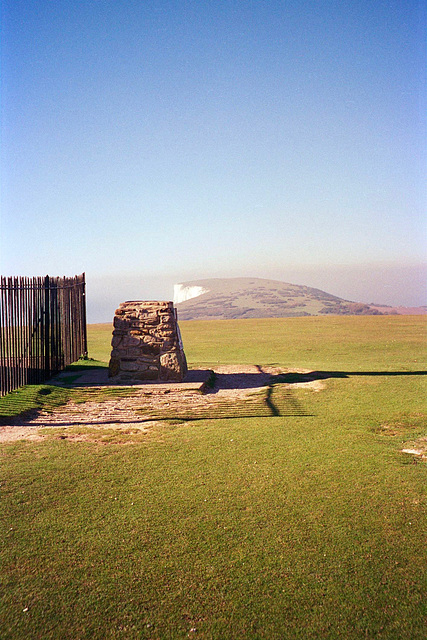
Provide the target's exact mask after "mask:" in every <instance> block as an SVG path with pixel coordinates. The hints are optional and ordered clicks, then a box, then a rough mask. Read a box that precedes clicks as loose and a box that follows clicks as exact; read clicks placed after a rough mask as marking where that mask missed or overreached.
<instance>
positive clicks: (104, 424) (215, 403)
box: [0, 365, 324, 442]
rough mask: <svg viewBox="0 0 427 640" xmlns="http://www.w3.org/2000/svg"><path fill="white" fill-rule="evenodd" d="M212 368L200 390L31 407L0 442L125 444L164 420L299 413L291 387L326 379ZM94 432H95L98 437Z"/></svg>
mask: <svg viewBox="0 0 427 640" xmlns="http://www.w3.org/2000/svg"><path fill="white" fill-rule="evenodd" d="M214 372H215V377H214V384H213V386H211V387H207V388H205V390H204V393H201V392H200V390H199V389H197V388H190V387H188V388H185V387H183V386H180V385H175V386H174V385H170V386H168V385H161V386H158V387H153V385H147V386H144V385H141V386H138V387H132V388H131V389H130V391H129V396H121V397H112V398H111V399H107V400H104V401H102V402H97V401H88V402H84V403H76V402H73V401H70V402H68V403H67V404H66V405H64V406H63V407H60V408H58V409H55V410H54V411H43V410H42V411H34V412H32V413H31V414H29V415H27V416H20V417H18V418H14V419H11V421H10V424H7V425H5V426H0V442H14V441H18V440H23V439H25V440H30V441H35V440H43V439H46V438H51V437H58V438H60V439H67V440H71V441H76V442H84V441H101V440H105V441H109V440H108V434H111V433H113V432H114V433H115V434H116V435H117V438H111V439H110V441H118V440H119V439H120V435H122V436H123V442H130V441H131V438H129V436H131V435H132V433H134V434H144V433H147V432H148V431H150V430H151V429H152V428H153V426H155V425H158V424H160V423H161V424H164V422H165V421H168V420H169V421H171V420H179V421H183V422H185V421H189V420H198V419H209V418H224V417H227V418H229V417H257V416H258V417H268V416H272V415H274V416H278V415H303V413H302V411H301V409H300V407H299V405H298V402H297V400H296V399H295V398H293V397H292V396H291V391H290V389H291V388H295V387H298V388H309V389H312V390H314V391H319V390H320V389H322V388H323V386H324V381H322V380H318V379H316V380H307V381H304V382H295V383H289V384H288V383H286V382H284V381H282V380H281V378H280V376H281V375H282V376H283V375H284V374H285V375H286V374H288V373H296V374H302V375H306V374H309V373H310V372H309V371H307V370H298V371H295V370H293V371H292V372H290V371H287V370H284V369H283V368H278V367H272V366H270V367H260V366H257V365H242V366H236V365H221V366H218V367H215V369H214ZM88 429H89V430H90V432H89V433H88V432H87V430H88ZM55 430H56V431H55ZM95 430H99V436H97V434H96V431H95ZM101 430H103V433H101ZM106 431H108V434H106Z"/></svg>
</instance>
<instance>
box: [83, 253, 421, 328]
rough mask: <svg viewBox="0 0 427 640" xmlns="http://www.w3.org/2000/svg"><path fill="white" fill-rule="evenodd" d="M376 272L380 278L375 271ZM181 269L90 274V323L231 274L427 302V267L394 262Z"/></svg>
mask: <svg viewBox="0 0 427 640" xmlns="http://www.w3.org/2000/svg"><path fill="white" fill-rule="evenodd" d="M373 271H375V280H374V281H373V279H372V273H373ZM191 275H193V276H194V274H188V273H187V274H186V273H182V276H183V277H179V274H178V273H177V274H176V276H177V277H176V278H174V277H173V275H171V276H167V275H165V276H152V277H148V278H146V279H144V278H143V277H142V276H141V277H138V276H137V275H132V274H110V275H105V276H101V277H100V276H98V277H96V276H95V277H91V276H90V275H88V276H87V307H88V322H92V323H96V322H110V321H112V319H113V316H114V311H115V309H116V308H117V307H118V306H119V304H120V302H124V301H125V300H172V299H173V285H174V284H180V283H185V282H191V281H194V280H196V281H197V280H205V279H209V278H210V277H212V278H227V277H236V278H243V277H250V278H265V279H270V280H278V281H282V282H288V283H291V284H297V285H304V286H308V287H314V288H316V289H321V290H322V291H326V292H327V293H331V294H333V295H336V296H338V297H340V298H343V299H345V300H350V301H352V302H365V303H375V304H384V305H389V306H404V307H421V306H426V305H427V284H426V283H427V266H426V265H412V266H408V267H407V268H406V269H402V268H399V267H396V266H392V265H388V266H387V265H381V266H379V265H375V266H374V265H365V266H357V267H351V266H348V265H342V266H341V267H336V266H335V267H333V268H331V267H323V268H318V267H300V268H295V267H294V268H289V269H287V270H284V271H283V273H282V274H281V273H279V272H271V273H266V272H264V273H255V272H252V273H251V272H248V273H234V274H229V275H225V274H224V272H219V271H217V272H216V273H214V274H206V273H203V275H200V277H191Z"/></svg>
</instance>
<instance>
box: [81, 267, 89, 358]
mask: <svg viewBox="0 0 427 640" xmlns="http://www.w3.org/2000/svg"><path fill="white" fill-rule="evenodd" d="M81 313H82V325H83V354H82V355H83V357H84V358H86V357H87V353H88V352H87V326H86V274H85V273H84V272H83V283H82V311H81Z"/></svg>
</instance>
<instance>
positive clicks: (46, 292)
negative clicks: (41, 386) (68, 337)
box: [44, 276, 50, 379]
mask: <svg viewBox="0 0 427 640" xmlns="http://www.w3.org/2000/svg"><path fill="white" fill-rule="evenodd" d="M49 285H50V282H49V276H46V277H45V279H44V323H45V324H44V371H45V376H46V379H48V378H49V377H50V357H49V356H50V340H49V328H50V308H49V307H50V290H49Z"/></svg>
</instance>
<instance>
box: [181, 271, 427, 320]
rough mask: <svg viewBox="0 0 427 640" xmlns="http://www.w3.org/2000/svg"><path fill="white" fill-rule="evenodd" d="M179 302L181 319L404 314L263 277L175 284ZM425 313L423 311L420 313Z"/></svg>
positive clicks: (390, 308) (212, 279) (216, 279)
mask: <svg viewBox="0 0 427 640" xmlns="http://www.w3.org/2000/svg"><path fill="white" fill-rule="evenodd" d="M175 303H176V306H177V309H178V312H179V318H180V320H196V319H199V320H202V319H203V320H205V319H212V320H213V319H231V318H283V317H293V316H317V315H332V314H338V315H383V314H384V313H387V314H390V313H402V311H400V312H399V311H397V310H395V309H394V308H392V307H384V306H382V307H380V306H379V305H374V304H364V303H359V302H351V301H350V300H343V299H342V298H338V297H337V296H333V295H331V294H330V293H326V292H325V291H321V290H320V289H313V288H312V287H304V286H300V285H296V284H289V283H287V282H280V281H278V280H265V279H263V278H210V279H207V280H193V281H191V282H183V283H180V284H177V285H175ZM400 309H402V308H400ZM426 311H427V309H425V311H424V312H426ZM414 312H415V313H417V311H414ZM422 312H423V311H422V308H420V309H419V311H418V313H422Z"/></svg>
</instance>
